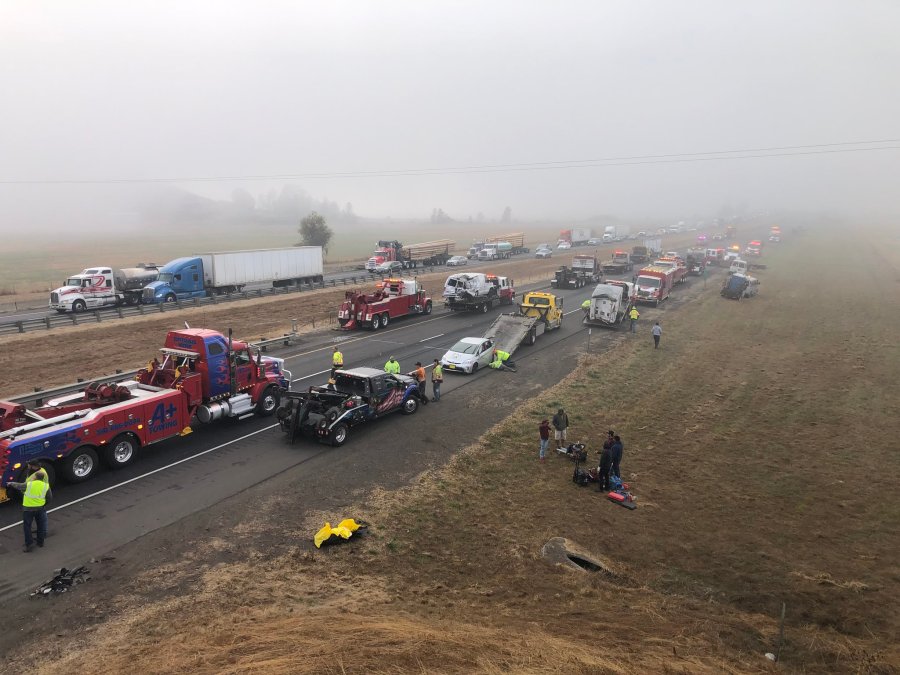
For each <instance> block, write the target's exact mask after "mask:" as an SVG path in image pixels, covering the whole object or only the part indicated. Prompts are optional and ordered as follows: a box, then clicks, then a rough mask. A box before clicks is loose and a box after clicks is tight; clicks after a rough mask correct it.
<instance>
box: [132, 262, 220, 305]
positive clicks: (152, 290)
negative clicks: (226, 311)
mask: <svg viewBox="0 0 900 675" xmlns="http://www.w3.org/2000/svg"><path fill="white" fill-rule="evenodd" d="M205 295H206V291H205V290H204V287H203V259H202V258H199V257H191V258H176V259H175V260H173V261H171V262H169V263H166V264H165V265H164V266H163V267H162V269H160V270H159V278H158V279H157V280H156V281H154V282H151V283H149V284H147V285H146V286H145V287H144V291H143V296H142V298H141V299H142V300H143V302H144V303H145V304H151V303H157V302H175V301H176V300H189V299H191V298H202V297H204V296H205Z"/></svg>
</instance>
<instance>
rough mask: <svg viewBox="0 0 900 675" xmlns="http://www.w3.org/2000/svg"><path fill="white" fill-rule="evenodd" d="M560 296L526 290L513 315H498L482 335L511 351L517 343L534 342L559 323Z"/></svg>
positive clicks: (513, 350) (501, 348) (514, 349)
mask: <svg viewBox="0 0 900 675" xmlns="http://www.w3.org/2000/svg"><path fill="white" fill-rule="evenodd" d="M562 318H563V313H562V298H559V297H557V296H555V295H553V294H552V293H540V292H533V293H526V294H525V298H524V299H523V301H522V302H521V303H520V304H519V307H518V311H517V312H515V313H513V314H501V315H500V316H498V317H497V318H496V319H495V320H494V323H492V324H491V327H490V328H488V329H487V332H485V334H484V337H485V339H488V340H490V341H491V342H492V343H493V347H494V349H498V350H500V351H504V352H509V353H510V354H513V353H514V352H515V351H516V349H518V348H519V346H520V345H522V344H526V345H533V344H534V343H535V342H537V339H538V337H540V336H541V335H543V334H544V333H545V332H547V331H549V330H553V329H556V328H559V327H561V326H562Z"/></svg>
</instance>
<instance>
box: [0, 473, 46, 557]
mask: <svg viewBox="0 0 900 675" xmlns="http://www.w3.org/2000/svg"><path fill="white" fill-rule="evenodd" d="M27 466H28V471H30V472H32V473H31V475H29V476H28V478H26V479H25V482H24V483H14V482H9V483H7V484H6V487H7V488H13V489H15V490H19V491H20V492H21V493H22V529H23V530H24V532H25V547H24V548H23V549H22V551H23V552H25V553H31V552H32V551H33V550H34V537H33V535H32V533H31V526H32V524H34V523H35V522H37V545H38V546H39V547H43V546H44V539H45V538H46V537H47V501H48V500H50V499H52V498H53V493H52V492H50V480H49V479H48V477H47V472H46V471H45V470H44V469H43V467H41V465H40V464H38V463H37V462H29V463H28V465H27Z"/></svg>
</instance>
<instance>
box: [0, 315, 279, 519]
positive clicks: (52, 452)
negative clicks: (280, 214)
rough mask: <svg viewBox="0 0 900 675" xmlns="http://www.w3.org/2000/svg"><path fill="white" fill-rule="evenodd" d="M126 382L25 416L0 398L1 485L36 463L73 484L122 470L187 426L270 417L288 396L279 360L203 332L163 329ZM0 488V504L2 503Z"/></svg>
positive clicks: (91, 388) (93, 386)
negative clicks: (100, 471)
mask: <svg viewBox="0 0 900 675" xmlns="http://www.w3.org/2000/svg"><path fill="white" fill-rule="evenodd" d="M161 351H162V362H160V361H159V359H158V358H154V359H153V360H152V361H150V363H148V364H147V366H146V367H145V368H142V369H141V370H139V371H138V373H137V375H136V376H135V377H134V379H131V380H122V381H119V382H113V383H110V384H100V383H97V382H92V383H90V384H88V385H87V387H85V389H84V390H83V391H80V392H77V393H74V394H69V395H66V396H61V397H59V398H56V399H52V400H50V401H48V402H47V403H46V404H44V405H42V406H40V407H37V408H34V409H26V408H25V406H24V405H21V404H17V403H11V402H6V401H0V486H5V485H6V484H7V483H9V482H10V481H15V482H21V479H22V478H23V475H24V473H25V466H26V464H27V463H28V462H38V463H40V465H41V466H42V467H43V468H44V469H45V470H46V471H47V474H48V476H49V478H50V483H51V484H55V477H56V475H57V474H61V475H62V476H63V477H64V478H65V479H66V480H67V481H68V482H70V483H80V482H82V481H86V480H88V479H89V478H91V477H92V476H93V475H94V474H95V473H96V471H97V468H98V466H99V460H100V459H101V458H102V459H103V461H104V462H105V463H106V464H107V465H108V466H109V467H110V468H112V469H117V468H121V467H124V466H127V465H129V464H131V462H133V461H134V460H135V459H136V458H137V456H138V454H139V453H140V451H141V448H145V447H147V446H149V445H151V444H153V443H158V442H159V441H163V440H165V439H167V438H171V437H173V436H184V435H186V434H189V433H190V432H191V425H192V424H193V423H195V422H198V423H202V424H208V423H211V422H215V421H217V420H221V419H225V418H229V417H231V418H234V417H236V418H239V419H243V418H244V417H249V416H250V415H253V414H254V413H255V414H257V415H261V416H267V415H271V414H272V413H273V412H275V409H276V408H277V407H278V404H279V401H280V399H281V395H282V393H283V392H284V391H286V390H288V389H290V382H291V374H290V372H289V371H287V370H285V369H284V360H283V359H278V358H273V357H270V356H263V355H262V353H261V352H260V351H259V350H256V354H255V355H254V354H253V346H252V345H251V344H249V343H246V342H241V341H237V340H232V338H231V336H230V335H229V336H228V337H227V338H226V337H225V336H223V335H222V334H221V333H219V332H217V331H213V330H207V329H204V328H186V329H184V330H177V331H170V332H169V333H168V334H167V335H166V341H165V346H164V347H163V348H162V350H161ZM8 499H9V496H8V495H7V492H6V489H5V487H0V502H4V501H7V500H8Z"/></svg>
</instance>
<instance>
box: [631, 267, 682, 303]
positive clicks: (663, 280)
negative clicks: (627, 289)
mask: <svg viewBox="0 0 900 675" xmlns="http://www.w3.org/2000/svg"><path fill="white" fill-rule="evenodd" d="M674 284H675V270H674V269H673V268H671V267H657V266H656V265H650V266H648V267H645V268H643V269H642V270H641V271H640V272H638V274H637V281H636V283H635V285H634V286H635V290H634V299H635V302H649V303H653V304H654V305H657V306H659V303H661V302H662V301H663V300H665V299H666V298H668V297H669V293H671V292H672V286H673V285H674Z"/></svg>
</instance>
